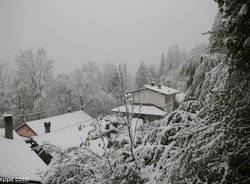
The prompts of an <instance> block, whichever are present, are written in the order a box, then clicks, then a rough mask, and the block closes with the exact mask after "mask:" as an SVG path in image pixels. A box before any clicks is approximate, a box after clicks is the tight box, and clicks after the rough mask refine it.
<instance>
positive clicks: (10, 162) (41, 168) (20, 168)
mask: <svg viewBox="0 0 250 184" xmlns="http://www.w3.org/2000/svg"><path fill="white" fill-rule="evenodd" d="M2 133H3V131H2V130H1V132H0V145H1V149H0V177H16V178H27V179H29V180H35V181H41V178H40V175H39V173H40V172H45V170H46V169H47V166H46V164H45V163H44V162H43V161H42V160H41V159H40V158H39V157H38V155H36V153H35V152H33V151H32V150H31V148H30V147H29V145H28V144H26V143H25V142H24V141H23V140H21V139H15V137H16V136H17V135H15V134H14V139H6V138H3V137H4V135H3V134H2Z"/></svg>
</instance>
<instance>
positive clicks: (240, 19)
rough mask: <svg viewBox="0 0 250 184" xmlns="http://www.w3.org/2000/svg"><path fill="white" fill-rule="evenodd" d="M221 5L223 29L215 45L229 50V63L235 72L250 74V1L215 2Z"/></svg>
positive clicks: (217, 36)
mask: <svg viewBox="0 0 250 184" xmlns="http://www.w3.org/2000/svg"><path fill="white" fill-rule="evenodd" d="M215 1H216V2H217V3H218V5H219V11H220V13H221V16H222V20H223V21H222V24H223V29H220V30H218V31H216V32H215V33H212V34H215V37H216V41H215V43H214V46H215V45H220V46H222V47H223V46H225V47H226V49H227V50H228V63H230V65H231V66H232V71H233V70H239V71H241V72H244V73H245V74H248V75H249V73H250V60H249V59H250V11H249V8H250V1H249V0H240V1H238V0H230V1H229V0H215Z"/></svg>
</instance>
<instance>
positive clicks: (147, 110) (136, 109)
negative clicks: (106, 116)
mask: <svg viewBox="0 0 250 184" xmlns="http://www.w3.org/2000/svg"><path fill="white" fill-rule="evenodd" d="M128 109H129V112H130V113H135V114H148V115H157V116H164V115H165V114H166V112H165V111H163V110H161V109H159V108H157V107H156V106H153V105H128ZM111 111H112V112H127V111H126V108H125V106H124V105H123V106H120V107H116V108H114V109H111Z"/></svg>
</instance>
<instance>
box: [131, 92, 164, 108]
mask: <svg viewBox="0 0 250 184" xmlns="http://www.w3.org/2000/svg"><path fill="white" fill-rule="evenodd" d="M134 103H141V104H153V105H156V106H158V107H162V108H163V107H164V106H165V95H162V94H160V93H157V92H154V91H152V90H149V89H144V90H140V91H136V92H134Z"/></svg>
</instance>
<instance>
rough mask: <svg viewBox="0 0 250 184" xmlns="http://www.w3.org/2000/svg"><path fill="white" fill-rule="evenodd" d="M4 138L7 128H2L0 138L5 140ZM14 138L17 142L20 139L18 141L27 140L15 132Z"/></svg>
mask: <svg viewBox="0 0 250 184" xmlns="http://www.w3.org/2000/svg"><path fill="white" fill-rule="evenodd" d="M4 136H5V128H0V137H2V138H4ZM13 138H14V139H15V140H16V139H18V140H23V141H25V140H26V139H27V138H26V137H22V136H20V135H18V134H17V133H16V132H15V131H13ZM0 146H1V145H0Z"/></svg>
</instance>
